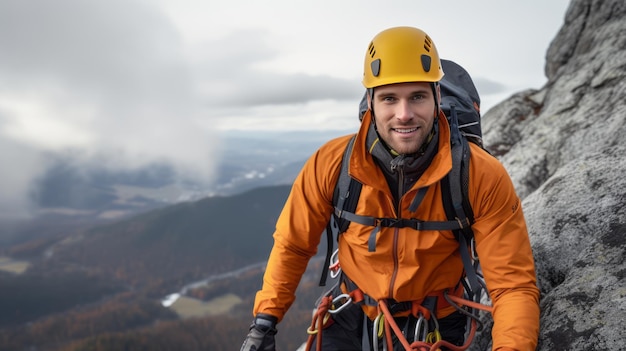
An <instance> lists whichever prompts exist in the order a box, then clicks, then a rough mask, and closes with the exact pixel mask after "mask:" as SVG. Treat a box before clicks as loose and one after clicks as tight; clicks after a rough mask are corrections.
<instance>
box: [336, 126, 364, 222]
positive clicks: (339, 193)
mask: <svg viewBox="0 0 626 351" xmlns="http://www.w3.org/2000/svg"><path fill="white" fill-rule="evenodd" d="M355 138H356V135H355V136H353V137H352V138H351V139H350V141H348V145H347V146H346V150H345V151H344V153H343V159H342V161H341V171H340V172H339V179H338V180H337V184H336V185H335V192H334V195H333V205H334V206H335V209H336V211H335V213H336V212H337V210H338V211H339V212H343V211H347V212H354V211H355V210H356V205H357V203H358V202H359V195H360V194H361V188H362V186H363V185H362V184H361V182H359V181H357V180H356V179H354V178H352V177H350V175H349V174H348V167H349V164H350V162H349V160H350V154H351V153H352V148H353V146H354V139H355ZM333 217H335V221H336V222H337V226H338V227H339V233H343V232H345V231H346V229H348V226H349V225H350V221H347V220H346V219H344V218H342V217H341V215H339V216H333Z"/></svg>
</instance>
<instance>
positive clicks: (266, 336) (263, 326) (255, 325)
mask: <svg viewBox="0 0 626 351" xmlns="http://www.w3.org/2000/svg"><path fill="white" fill-rule="evenodd" d="M277 321H278V318H276V317H274V316H271V315H269V314H264V313H259V314H257V316H256V318H254V322H252V325H251V326H250V332H249V333H248V336H246V340H244V341H243V345H241V351H276V343H275V342H274V335H276V332H277V331H276V322H277Z"/></svg>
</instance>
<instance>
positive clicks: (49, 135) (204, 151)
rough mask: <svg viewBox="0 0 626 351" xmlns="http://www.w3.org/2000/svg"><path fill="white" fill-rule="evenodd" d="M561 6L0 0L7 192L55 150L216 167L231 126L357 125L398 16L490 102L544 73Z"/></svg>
mask: <svg viewBox="0 0 626 351" xmlns="http://www.w3.org/2000/svg"><path fill="white" fill-rule="evenodd" d="M567 4H568V1H565V0H558V1H550V2H545V1H543V0H532V1H526V2H519V3H509V2H500V1H495V0H481V1H473V2H461V1H452V0H442V1H437V2H425V1H389V2H380V1H373V0H363V1H357V0H349V1H348V0H347V1H331V0H319V1H315V2H294V1H287V0H274V1H270V2H258V1H252V0H232V1H224V2H215V1H199V0H176V1H174V0H159V1H157V2H152V1H147V0H110V1H83V0H57V1H47V0H30V1H2V2H0V52H1V53H2V54H0V76H2V79H1V80H0V144H1V145H4V146H5V147H3V148H1V149H0V160H2V161H5V162H10V163H11V164H12V166H11V167H9V168H6V167H3V177H4V178H6V179H10V180H12V181H13V182H17V181H18V180H19V183H20V184H19V185H18V186H16V187H14V188H11V187H6V188H4V189H3V190H5V191H11V189H13V190H14V193H15V194H17V193H20V194H21V195H24V194H25V193H26V192H27V189H28V186H29V182H31V181H32V179H34V178H36V176H37V175H38V174H40V173H41V171H42V169H43V166H42V165H43V163H39V164H38V162H39V160H40V158H41V156H40V155H42V154H43V153H46V152H51V151H53V152H61V153H62V152H68V150H73V151H72V153H73V154H74V155H77V156H76V157H78V158H79V159H81V160H83V162H85V164H87V163H89V162H91V161H90V160H91V159H93V158H94V157H97V158H98V159H99V160H102V162H104V163H105V165H107V166H109V167H111V168H119V169H133V168H137V167H141V166H142V165H146V164H150V163H152V162H155V161H156V162H161V161H165V162H168V163H172V164H175V165H176V166H177V168H178V171H179V173H181V174H186V175H196V177H197V178H198V179H207V180H210V179H211V176H212V174H213V167H214V164H215V162H216V161H217V160H216V153H217V150H218V149H217V147H218V145H217V144H219V139H218V137H219V130H221V129H252V130H259V131H263V130H273V129H296V130H308V129H345V128H352V127H356V121H357V117H356V113H357V112H356V111H357V107H358V102H359V99H360V97H361V91H362V88H361V85H360V78H361V70H362V66H361V65H362V63H361V62H362V55H363V53H364V51H365V48H366V47H367V44H368V42H369V40H370V39H371V38H372V36H374V35H375V34H376V33H377V32H379V31H380V30H382V29H384V28H387V27H391V26H396V25H413V26H418V27H421V28H423V29H425V30H426V31H427V32H428V33H429V34H430V35H431V37H433V39H434V40H435V43H436V45H437V46H438V48H439V51H440V53H441V54H442V56H443V57H446V58H451V59H454V60H457V61H458V62H460V63H461V64H463V65H464V66H465V67H466V68H467V69H468V71H469V72H470V73H471V74H473V75H474V77H475V79H476V80H477V84H478V86H479V90H481V92H482V93H483V94H485V95H487V96H483V101H484V102H486V103H487V104H493V103H495V102H497V101H495V102H494V101H493V99H491V96H501V95H502V94H503V92H506V91H510V92H513V91H514V89H525V88H529V87H535V88H538V87H540V85H541V84H543V82H544V80H545V78H544V77H543V64H544V56H545V52H546V50H547V46H548V44H549V41H550V40H551V39H552V38H553V37H554V36H555V34H556V31H557V30H558V28H559V27H560V26H561V24H562V22H563V17H564V15H565V8H566V6H567ZM498 94H500V95H498ZM487 107H488V106H487ZM485 110H486V108H483V111H485ZM77 150H78V151H77ZM9 153H11V154H9ZM16 154H18V155H22V154H23V157H21V156H18V157H16V156H15V155H16ZM15 159H18V160H19V161H20V162H16V161H15ZM3 197H7V196H5V195H3ZM17 197H18V195H15V198H17ZM9 198H10V196H9ZM17 203H20V204H22V205H23V206H22V207H24V208H25V207H27V206H26V205H25V202H24V201H22V202H19V201H16V204H17ZM16 206H17V205H16Z"/></svg>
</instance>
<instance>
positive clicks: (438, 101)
mask: <svg viewBox="0 0 626 351" xmlns="http://www.w3.org/2000/svg"><path fill="white" fill-rule="evenodd" d="M437 104H438V105H439V106H437V107H438V108H441V85H439V84H437Z"/></svg>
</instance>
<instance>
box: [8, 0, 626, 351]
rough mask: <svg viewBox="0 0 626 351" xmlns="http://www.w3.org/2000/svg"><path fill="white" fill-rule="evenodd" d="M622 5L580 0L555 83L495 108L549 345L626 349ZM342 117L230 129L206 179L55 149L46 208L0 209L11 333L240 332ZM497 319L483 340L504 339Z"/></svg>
mask: <svg viewBox="0 0 626 351" xmlns="http://www.w3.org/2000/svg"><path fill="white" fill-rule="evenodd" d="M624 18H626V6H624V4H623V1H621V0H607V1H600V0H573V1H572V2H571V4H570V7H569V9H568V11H567V14H566V16H565V21H564V25H563V27H562V28H561V30H560V31H559V33H558V34H557V36H556V38H555V39H554V40H553V42H552V43H551V45H550V48H549V49H548V52H547V54H546V76H547V78H548V82H547V83H546V85H545V86H544V87H542V88H541V89H537V90H535V89H528V90H525V91H521V92H519V93H517V94H514V95H513V96H511V97H510V98H508V99H506V100H505V101H503V102H502V103H500V104H498V105H497V106H495V107H494V108H492V109H491V110H489V111H487V112H486V113H485V114H484V115H483V120H482V123H483V132H484V140H485V145H486V147H487V149H488V150H490V151H491V153H492V154H494V155H495V156H497V157H498V158H499V159H500V161H501V162H502V163H503V165H504V166H505V167H506V169H507V170H508V171H509V173H510V174H511V178H512V180H513V182H514V184H515V186H516V189H517V191H518V194H519V196H520V198H521V199H522V207H523V208H524V213H525V216H526V219H527V223H528V228H529V234H530V238H531V243H532V245H533V251H534V253H535V259H536V267H537V276H538V284H539V287H540V289H541V311H542V314H541V326H542V328H541V331H540V336H539V346H538V348H537V349H538V350H619V349H624V348H626V331H625V330H624V328H623V327H622V324H623V316H624V311H626V298H625V297H626V293H625V291H626V290H624V289H625V287H624V272H626V267H625V264H626V263H625V262H626V261H625V260H624V257H626V256H625V255H626V240H625V238H626V206H625V204H626V202H625V201H624V194H626V178H625V177H623V172H624V171H626V161H625V160H624V157H623V155H624V153H625V152H626V144H625V143H626V140H625V139H624V137H623V135H624V134H626V130H625V129H626V79H625V78H626V68H625V67H626V21H624V20H623V19H624ZM355 118H356V117H355ZM333 133H335V134H334V135H331V134H332V133H326V134H324V133H311V134H299V133H279V132H276V133H262V134H263V136H261V135H259V134H255V133H252V134H250V135H244V134H231V135H227V136H226V137H227V138H230V139H228V140H229V144H228V145H234V147H233V148H231V149H230V150H228V153H224V155H222V160H223V161H221V162H222V163H221V166H220V167H219V169H220V172H219V174H218V176H217V181H216V182H215V183H214V184H213V185H212V186H211V187H200V184H198V183H193V182H180V181H179V180H176V179H174V178H175V177H174V176H173V174H174V172H173V171H172V169H171V167H170V166H169V165H166V164H159V165H153V166H150V167H148V168H146V169H143V170H139V171H137V172H134V173H115V172H113V173H111V172H109V173H107V172H105V171H104V170H102V169H97V168H96V169H93V170H90V171H87V172H85V170H77V169H74V168H73V167H72V166H71V165H72V162H71V160H69V159H59V160H58V162H57V163H56V166H55V167H53V168H51V169H50V171H49V173H48V174H47V175H46V176H45V177H43V178H42V180H41V183H40V188H39V191H38V192H37V193H38V194H39V195H38V196H39V197H38V198H37V201H38V204H39V206H40V208H41V209H42V211H41V214H40V216H39V217H37V218H36V219H35V220H32V221H30V222H27V223H0V238H1V241H0V252H1V254H0V287H2V289H0V349H2V350H51V351H78V350H104V351H108V350H128V351H134V350H156V351H159V350H183V351H191V350H194V351H195V350H198V351H200V350H233V349H238V348H239V345H240V344H241V342H242V340H243V338H244V336H245V334H246V331H247V329H248V326H249V324H250V321H251V318H252V316H251V306H252V303H253V300H254V295H255V293H256V291H257V290H258V289H259V288H260V285H261V283H262V274H263V268H264V262H265V260H266V259H267V255H268V254H269V250H270V248H271V245H272V236H271V234H272V232H273V230H274V223H275V221H276V219H277V217H278V215H279V213H280V210H281V207H282V205H283V204H284V202H285V200H286V199H287V196H288V193H289V189H290V184H291V182H292V181H293V179H294V177H295V175H296V173H297V171H298V169H299V168H300V167H301V165H302V164H303V162H304V160H305V159H306V157H307V156H308V155H309V154H310V153H311V152H313V150H315V148H317V147H318V146H319V145H321V144H322V143H323V142H324V141H325V140H328V139H330V138H332V137H334V136H337V135H341V134H346V132H343V131H338V132H333ZM180 184H183V185H182V186H181V185H180ZM172 187H177V188H176V189H174V190H173V191H170V192H167V191H166V190H168V189H169V190H171V189H172ZM164 194H167V195H168V196H165V195H164ZM183 200H184V201H183ZM111 213H113V214H117V215H110V216H107V215H106V214H111ZM320 252H324V248H323V247H320ZM320 267H321V260H320V259H319V258H317V257H316V258H315V259H313V260H312V261H311V263H310V266H309V269H308V270H307V273H306V274H305V276H304V277H303V280H302V282H301V284H300V286H299V288H298V291H297V292H296V295H297V296H298V298H297V299H296V302H295V303H294V305H293V306H292V308H291V309H290V310H289V312H288V313H287V315H286V316H285V319H284V320H283V321H282V322H281V323H280V325H279V333H278V334H277V344H278V348H279V349H281V350H296V349H297V348H298V347H299V346H300V345H301V344H302V342H303V341H304V340H305V338H306V337H307V334H306V329H307V327H308V324H309V323H310V319H311V308H312V306H313V302H314V301H315V299H316V298H317V297H318V296H319V294H320V293H321V292H323V290H324V289H325V287H318V286H317V281H318V279H319V272H320V269H321V268H320ZM485 327H486V329H485V330H484V331H483V333H481V335H479V337H478V339H477V342H476V344H475V345H473V346H472V348H471V349H472V350H489V349H491V345H490V335H489V326H488V325H486V326H485Z"/></svg>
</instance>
